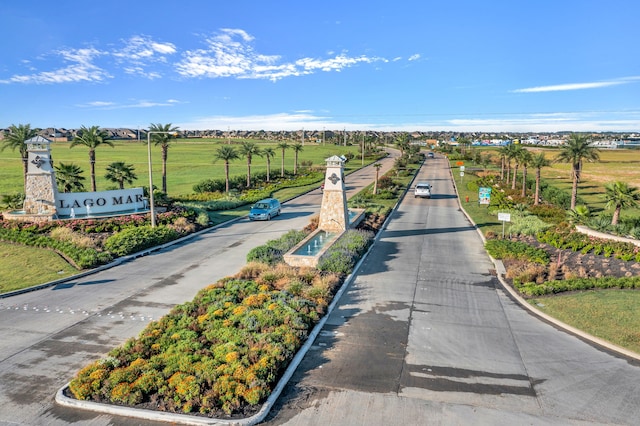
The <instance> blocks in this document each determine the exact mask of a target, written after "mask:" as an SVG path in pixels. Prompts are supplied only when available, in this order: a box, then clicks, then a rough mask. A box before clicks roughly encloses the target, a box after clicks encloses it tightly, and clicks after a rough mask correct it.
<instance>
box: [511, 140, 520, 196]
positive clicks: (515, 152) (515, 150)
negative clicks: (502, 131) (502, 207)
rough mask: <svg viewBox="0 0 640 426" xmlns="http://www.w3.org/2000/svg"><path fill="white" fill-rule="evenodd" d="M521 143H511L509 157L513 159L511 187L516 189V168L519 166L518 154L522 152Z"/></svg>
mask: <svg viewBox="0 0 640 426" xmlns="http://www.w3.org/2000/svg"><path fill="white" fill-rule="evenodd" d="M522 149H523V148H522V146H521V145H512V148H511V152H510V154H511V159H512V160H514V162H515V164H514V166H513V175H512V176H511V189H516V180H517V179H518V168H519V167H520V155H521V154H522Z"/></svg>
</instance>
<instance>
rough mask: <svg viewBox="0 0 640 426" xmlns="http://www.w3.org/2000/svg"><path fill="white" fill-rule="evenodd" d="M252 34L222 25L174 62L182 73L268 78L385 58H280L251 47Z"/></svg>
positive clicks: (200, 75)
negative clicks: (200, 46)
mask: <svg viewBox="0 0 640 426" xmlns="http://www.w3.org/2000/svg"><path fill="white" fill-rule="evenodd" d="M253 39H254V38H253V37H252V36H251V35H249V34H247V33H246V32H245V31H243V30H239V29H223V30H222V33H221V34H219V35H217V36H214V37H210V38H208V39H207V40H206V43H207V48H205V49H197V50H192V51H187V52H185V53H184V58H183V60H181V61H180V62H179V63H178V64H177V65H176V69H177V72H178V74H180V75H181V76H183V77H189V78H193V77H208V78H220V77H236V78H243V79H269V80H272V81H277V80H280V79H282V78H285V77H291V76H300V75H305V74H312V73H315V72H316V71H324V72H331V71H335V72H338V71H341V70H342V69H344V68H347V67H351V66H354V65H356V64H358V63H372V62H378V61H382V62H388V61H387V60H386V59H384V58H377V57H367V56H358V57H350V56H348V55H347V54H346V53H341V54H338V55H335V56H334V57H332V58H324V59H322V58H301V59H298V60H295V61H293V62H282V57H281V56H279V55H265V54H261V53H258V52H256V51H255V50H254V48H253V46H252V45H251V44H250V42H252V41H253Z"/></svg>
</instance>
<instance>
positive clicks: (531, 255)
mask: <svg viewBox="0 0 640 426" xmlns="http://www.w3.org/2000/svg"><path fill="white" fill-rule="evenodd" d="M485 249H486V250H487V252H489V254H490V255H491V256H493V257H494V258H496V259H519V260H527V261H529V262H534V263H539V264H541V265H547V264H548V263H549V255H548V254H547V252H546V251H544V250H542V249H538V248H535V247H532V246H530V245H529V244H527V243H522V242H520V241H511V240H488V241H487V242H486V244H485Z"/></svg>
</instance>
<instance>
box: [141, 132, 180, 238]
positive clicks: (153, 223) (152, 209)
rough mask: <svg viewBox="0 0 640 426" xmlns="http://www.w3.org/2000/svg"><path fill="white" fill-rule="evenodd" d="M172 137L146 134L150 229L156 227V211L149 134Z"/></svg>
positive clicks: (166, 133) (169, 133)
mask: <svg viewBox="0 0 640 426" xmlns="http://www.w3.org/2000/svg"><path fill="white" fill-rule="evenodd" d="M152 133H155V134H165V135H173V134H174V133H175V132H147V155H148V160H149V213H151V227H152V228H155V227H156V211H155V206H154V205H153V172H152V169H151V134H152Z"/></svg>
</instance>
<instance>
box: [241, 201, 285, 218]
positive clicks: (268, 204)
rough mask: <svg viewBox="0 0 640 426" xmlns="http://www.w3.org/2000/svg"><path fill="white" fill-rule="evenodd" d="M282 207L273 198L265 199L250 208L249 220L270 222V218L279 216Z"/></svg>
mask: <svg viewBox="0 0 640 426" xmlns="http://www.w3.org/2000/svg"><path fill="white" fill-rule="evenodd" d="M281 209H282V206H281V205H280V201H278V200H276V199H275V198H265V199H264V200H260V201H258V202H257V203H255V204H254V205H253V207H251V210H250V211H249V220H271V218H272V217H276V216H278V215H280V212H281Z"/></svg>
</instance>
